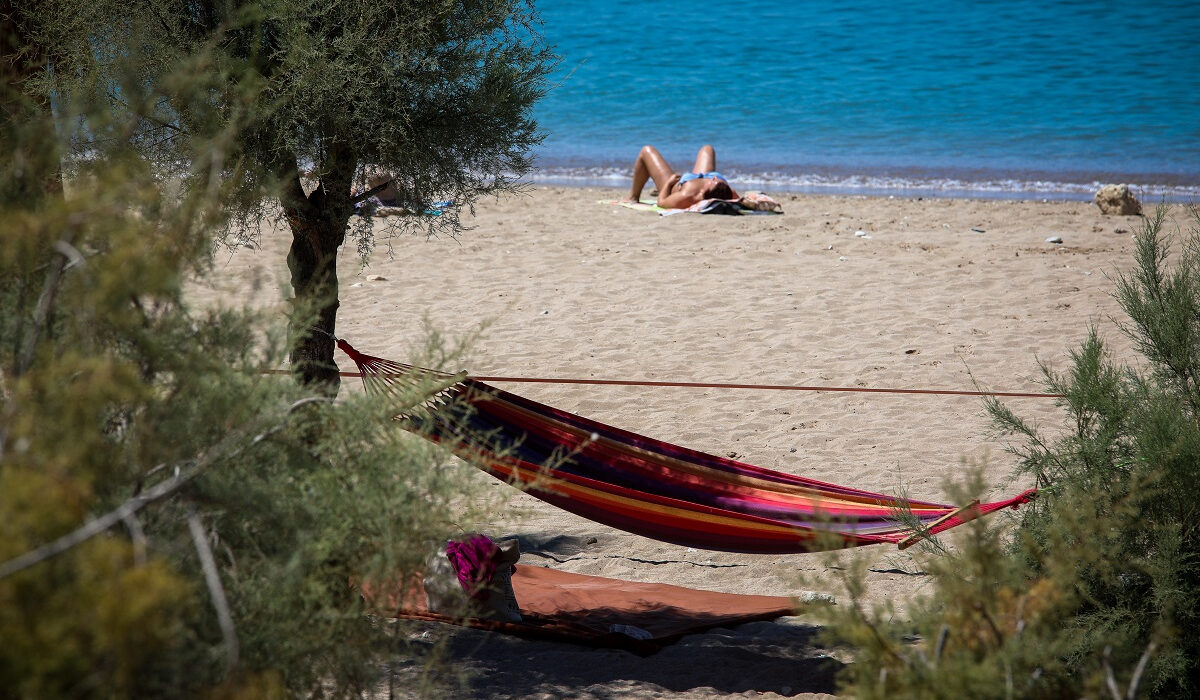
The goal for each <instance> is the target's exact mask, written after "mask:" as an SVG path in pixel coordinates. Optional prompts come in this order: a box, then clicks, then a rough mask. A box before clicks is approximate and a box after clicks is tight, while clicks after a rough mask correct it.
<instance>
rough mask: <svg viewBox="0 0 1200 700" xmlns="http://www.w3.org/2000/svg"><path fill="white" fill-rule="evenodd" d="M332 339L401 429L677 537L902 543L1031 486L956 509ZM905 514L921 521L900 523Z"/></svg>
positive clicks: (732, 545)
mask: <svg viewBox="0 0 1200 700" xmlns="http://www.w3.org/2000/svg"><path fill="white" fill-rule="evenodd" d="M338 347H339V348H341V349H342V351H343V352H345V353H346V354H347V355H348V356H349V357H350V358H351V359H352V360H353V361H354V363H355V364H356V365H357V366H358V367H359V370H360V372H359V373H358V375H359V376H361V377H362V380H363V384H364V386H365V387H366V389H367V391H369V392H371V393H375V394H378V395H382V396H387V397H390V398H392V399H395V400H397V401H399V402H401V405H402V406H403V408H402V409H401V410H402V413H401V414H400V415H399V416H397V419H398V420H399V421H400V422H401V424H402V425H403V426H404V427H405V428H407V429H409V430H411V431H412V432H414V433H416V434H418V435H420V436H421V437H424V438H426V439H428V440H431V441H433V442H436V443H440V444H442V445H444V446H446V447H447V448H449V449H450V450H451V451H452V452H453V453H454V454H456V455H457V456H459V457H461V458H463V459H464V460H465V461H467V462H468V463H470V464H473V465H474V466H476V467H478V468H480V469H482V470H483V471H484V472H486V473H488V474H490V475H492V476H494V477H496V478H498V479H500V480H502V481H505V482H507V483H509V484H511V485H513V486H516V487H518V488H520V489H522V490H524V491H525V492H527V493H529V494H530V495H532V496H535V497H537V498H539V499H541V500H543V501H546V502H547V503H550V504H552V505H555V506H558V507H560V508H562V509H564V510H567V511H569V512H572V513H575V514H576V515H579V516H582V517H584V518H587V519H589V520H593V521H595V522H599V523H602V524H605V525H609V526H612V527H616V528H618V529H622V530H625V531H627V532H632V533H634V534H638V535H643V536H646V537H650V538H653V539H658V540H661V541H665V542H670V543H674V544H681V545H685V546H689V547H697V548H701V549H713V550H719V551H728V552H746V553H758V554H771V553H795V552H811V551H818V550H825V549H837V548H843V547H852V546H859V545H867V544H882V543H890V544H897V545H900V546H901V547H902V548H903V547H905V546H908V545H910V544H912V543H913V542H915V541H916V540H917V539H919V538H920V537H923V536H924V535H926V534H929V535H932V534H937V533H938V532H942V531H944V530H947V529H950V528H952V527H956V526H958V525H961V524H963V523H965V522H968V521H970V520H972V519H974V518H977V517H979V516H981V515H986V514H988V513H992V512H994V511H997V510H1000V509H1003V508H1009V507H1012V508H1015V507H1017V506H1019V505H1021V504H1023V503H1027V502H1029V501H1030V500H1032V499H1033V498H1034V495H1035V491H1034V490H1033V489H1030V490H1028V491H1025V492H1023V493H1021V494H1018V495H1017V496H1014V497H1012V498H1008V499H1006V500H1002V501H996V502H994V503H982V504H980V503H978V502H973V503H971V504H968V505H967V506H963V507H961V508H960V507H957V506H954V505H947V504H941V503H934V502H929V501H919V500H913V499H901V498H897V497H895V496H891V495H887V494H881V493H872V492H869V491H864V490H861V489H855V488H851V487H847V486H839V485H837V484H831V483H826V482H822V481H817V480H815V479H808V478H805V477H801V476H795V475H793V474H789V473H786V472H779V471H774V470H770V469H765V468H762V467H757V466H754V465H751V464H746V463H744V462H738V461H735V460H732V459H727V458H724V457H718V456H715V455H711V454H706V453H703V452H699V451H696V450H691V449H689V448H686V447H681V446H678V445H673V444H670V443H666V442H662V441H659V440H655V439H653V438H649V437H646V436H644V435H638V434H636V433H632V432H629V431H626V430H622V429H620V428H616V427H613V426H610V425H605V424H603V423H600V422H598V421H594V420H590V419H588V418H585V417H582V416H578V415H576V414H573V413H569V412H567V411H563V410H561V409H557V408H554V407H552V406H547V405H545V404H540V403H538V402H536V401H531V400H529V399H526V398H524V397H521V396H518V395H516V394H511V393H509V392H506V391H503V390H501V389H498V388H496V387H494V386H491V385H489V384H486V383H485V382H483V381H482V380H481V379H480V378H478V377H470V376H468V375H467V374H466V373H465V372H464V373H459V374H448V373H445V372H438V371H434V370H428V369H424V368H420V367H414V366H412V365H407V364H404V363H399V362H394V361H391V360H385V359H383V358H379V357H374V356H371V355H367V354H365V353H361V352H359V351H357V350H355V349H354V348H353V347H352V346H351V345H350V344H349V343H347V342H346V341H345V340H338ZM493 381H495V380H493ZM901 514H904V515H903V516H902V515H901ZM912 518H915V519H916V521H917V522H919V526H918V527H910V526H909V525H906V524H904V522H903V521H904V520H905V519H912Z"/></svg>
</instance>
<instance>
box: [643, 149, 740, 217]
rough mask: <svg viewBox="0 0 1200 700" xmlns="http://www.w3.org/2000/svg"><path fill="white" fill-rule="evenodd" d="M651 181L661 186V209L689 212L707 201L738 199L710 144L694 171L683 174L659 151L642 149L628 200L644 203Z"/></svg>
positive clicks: (702, 151)
mask: <svg viewBox="0 0 1200 700" xmlns="http://www.w3.org/2000/svg"><path fill="white" fill-rule="evenodd" d="M650 178H654V184H655V185H657V186H658V206H660V207H662V208H664V209H686V208H687V207H690V206H692V205H693V204H696V203H697V202H702V201H704V200H706V199H738V194H737V192H734V190H733V188H732V187H730V186H729V182H728V181H726V180H725V176H724V175H722V174H721V173H719V172H717V152H716V151H714V150H713V147H712V146H709V145H707V144H705V145H704V146H701V147H700V150H699V152H697V153H696V163H695V165H693V166H692V171H691V172H689V173H683V174H682V175H681V174H679V173H677V172H675V171H674V170H673V169H672V168H671V166H669V165H667V161H666V159H665V158H663V157H662V154H661V153H659V152H658V149H657V148H655V147H654V146H642V150H641V152H639V153H638V157H637V160H636V161H634V164H633V189H631V190H630V192H629V197H627V198H626V200H625V201H629V202H637V201H640V200H641V197H642V188H643V187H645V186H646V181H647V180H649V179H650Z"/></svg>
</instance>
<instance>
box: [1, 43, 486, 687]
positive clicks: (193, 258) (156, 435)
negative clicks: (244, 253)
mask: <svg viewBox="0 0 1200 700" xmlns="http://www.w3.org/2000/svg"><path fill="white" fill-rule="evenodd" d="M176 60H177V62H176V63H175V66H176V68H175V71H174V72H172V73H171V74H170V79H169V80H165V81H164V82H163V83H162V84H163V85H174V86H187V85H192V86H193V87H194V86H195V85H197V84H199V85H204V84H207V83H206V81H208V80H209V79H210V78H211V77H212V76H211V74H207V73H204V72H203V71H200V70H197V64H204V63H205V62H206V61H210V60H212V54H211V53H205V52H204V51H203V50H201V51H200V52H199V53H197V54H196V55H194V56H185V57H180V58H178V59H176ZM188 75H196V76H198V77H196V82H195V83H190V82H189V81H188V79H187V76H188ZM133 83H136V81H133ZM131 84H132V83H131ZM243 87H244V86H243ZM158 89H159V86H149V87H146V88H145V90H144V91H141V92H138V91H135V90H134V89H133V88H132V87H131V88H130V89H129V90H125V91H123V92H122V94H123V95H125V96H127V97H129V96H132V95H138V98H137V100H136V101H133V102H136V105H137V106H136V107H131V108H130V110H131V113H129V114H126V115H125V116H124V117H123V118H120V116H121V115H113V114H112V113H111V112H102V111H101V112H94V111H89V107H88V105H87V104H86V103H85V104H84V105H83V106H81V107H79V108H78V110H79V111H78V112H77V114H83V115H85V116H87V117H88V118H87V119H84V120H71V119H66V120H64V121H61V122H60V123H58V124H57V125H56V124H53V123H41V124H38V123H33V122H29V121H25V122H19V121H17V120H16V119H9V120H6V122H5V124H4V128H5V132H4V133H5V134H11V135H15V136H13V139H14V141H19V140H20V138H19V137H20V135H22V134H30V133H34V132H38V131H39V130H40V132H41V133H40V134H38V137H37V139H34V140H32V141H23V142H21V144H20V145H21V146H22V147H23V148H30V149H32V150H34V151H36V150H37V149H39V148H46V147H55V148H58V147H59V143H58V141H57V140H56V139H72V138H76V139H82V138H85V137H86V138H87V139H89V140H90V141H91V142H92V143H93V145H94V146H95V148H96V150H95V151H94V152H93V153H91V154H90V155H89V157H88V158H87V159H84V160H80V161H77V162H76V163H75V167H74V169H73V171H72V172H73V176H72V178H71V179H70V181H69V183H68V184H69V187H68V188H67V190H68V196H66V197H64V196H61V195H54V194H52V195H51V196H47V197H46V198H44V199H39V200H37V201H32V200H30V199H29V198H26V197H23V196H18V195H17V194H14V193H17V192H21V191H25V190H22V189H20V188H12V187H9V186H8V184H9V183H8V179H11V178H14V177H24V175H23V174H22V173H18V172H15V171H14V170H13V169H4V170H2V171H0V179H4V181H2V182H0V193H7V194H6V195H5V199H3V200H2V201H0V222H3V223H2V226H3V240H4V243H5V245H4V246H0V401H2V405H0V640H3V642H2V643H0V697H14V698H17V697H19V698H54V697H66V696H71V697H78V696H84V697H96V696H99V697H126V696H151V697H168V696H169V697H180V696H183V697H186V696H194V695H205V694H212V695H213V696H214V697H280V696H282V695H284V694H294V695H306V696H310V695H311V696H316V697H322V696H333V697H343V696H346V697H348V696H352V695H356V694H358V693H360V692H361V691H363V690H365V689H368V688H370V687H371V686H372V684H373V683H375V682H376V678H377V676H378V674H379V670H378V664H379V662H380V660H381V659H382V658H384V656H385V655H388V656H395V655H396V654H401V653H404V637H403V635H396V634H395V633H394V632H392V631H390V630H388V629H387V628H386V627H385V626H382V625H380V624H379V623H378V622H377V621H376V619H375V618H374V617H373V616H372V615H370V614H368V613H369V611H368V610H367V608H366V606H365V603H364V601H363V599H362V596H361V595H360V593H359V586H360V584H362V583H364V582H380V585H382V584H384V583H386V582H388V581H390V580H392V579H394V578H396V577H399V578H401V579H403V578H404V577H406V576H407V575H408V574H410V573H411V572H413V571H416V570H417V569H418V568H419V567H420V565H421V564H422V563H423V559H424V557H425V556H426V554H427V553H428V552H430V551H432V550H433V548H434V546H435V543H436V542H437V541H438V540H440V539H441V538H443V537H444V535H445V534H446V533H448V532H450V531H452V530H453V529H454V528H453V525H452V523H451V521H450V517H451V515H450V514H451V512H454V513H456V514H458V515H459V516H461V515H462V514H463V507H462V506H463V503H462V501H463V498H464V492H465V488H464V482H463V477H464V476H465V470H462V469H448V468H447V466H448V463H447V457H446V456H445V455H444V454H443V453H441V452H438V451H436V450H435V449H434V448H432V447H430V446H427V445H425V443H423V442H420V441H418V440H417V439H416V438H413V437H411V436H407V435H405V434H403V433H402V432H400V431H398V430H396V429H395V428H394V427H393V426H392V425H391V424H390V423H391V420H390V419H391V416H392V415H393V414H394V413H395V408H394V406H389V405H385V404H383V403H381V402H378V401H372V400H368V399H367V398H366V397H364V396H362V395H355V396H351V397H348V398H347V399H346V400H344V401H341V402H338V403H336V404H335V403H333V402H332V401H330V400H329V399H328V398H327V397H324V396H316V395H313V394H312V393H311V392H306V391H305V390H303V389H302V388H300V387H298V386H297V385H296V384H295V383H294V382H292V381H291V380H290V379H289V378H287V377H280V376H277V375H266V374H264V373H263V370H264V369H267V368H273V367H277V366H279V364H281V363H282V361H283V357H284V353H285V352H286V348H285V347H284V346H283V343H282V342H281V338H282V337H283V336H284V335H285V334H284V332H283V329H281V328H279V327H278V325H279V323H278V321H277V320H274V319H271V318H262V317H258V316H256V315H254V314H253V313H250V312H246V311H243V310H239V309H236V308H228V309H194V308H190V307H189V305H188V304H187V303H186V298H185V295H184V288H185V284H186V280H187V279H188V278H189V277H190V276H194V275H196V274H200V273H203V272H204V271H205V270H207V269H208V266H209V264H210V255H211V251H212V250H213V236H214V234H215V232H217V231H219V229H220V227H221V226H222V225H223V223H224V217H225V215H226V214H227V211H226V209H225V208H224V207H223V206H222V205H223V203H224V202H225V197H226V195H227V194H228V193H229V191H230V189H236V187H233V186H231V185H230V184H229V182H228V181H227V180H225V179H223V178H215V179H211V180H209V181H208V182H209V184H210V185H211V186H206V187H203V188H200V187H190V188H185V189H183V190H182V192H181V191H180V190H179V188H178V187H177V186H174V185H173V184H172V183H171V182H170V181H167V180H162V179H159V178H158V177H156V176H155V171H154V169H153V168H152V167H151V166H150V164H148V163H147V162H146V161H145V160H144V159H142V158H141V157H139V155H138V149H136V148H132V147H130V143H131V141H132V140H134V139H136V138H137V133H138V129H137V128H136V123H140V122H141V121H142V120H144V119H147V118H149V116H152V111H147V110H152V109H153V108H154V106H155V105H157V104H159V103H160V101H161V100H163V99H166V98H165V97H164V96H163V95H162V94H161V93H156V92H155V90H158ZM180 89H182V88H180ZM255 89H257V88H255ZM196 94H198V95H207V94H208V93H207V91H206V90H204V89H197V91H196ZM245 99H249V98H245ZM72 104H73V103H72ZM69 107H70V105H68V104H66V103H64V104H63V105H62V109H63V113H64V114H66V113H67V112H66V110H67V109H68V108H69ZM200 108H201V107H197V109H200ZM79 124H86V130H85V131H84V132H80V131H79V130H77V127H78V125H79ZM56 126H57V128H58V129H60V130H61V131H60V132H59V134H58V135H57V136H53V134H54V132H55V128H56ZM219 126H220V128H219V129H213V130H210V131H209V132H207V134H208V138H205V139H194V140H191V141H189V142H188V148H187V149H184V148H182V146H181V147H180V150H179V155H180V156H181V158H182V159H183V162H184V163H186V164H187V165H188V166H189V167H191V168H195V169H197V170H199V171H200V172H201V173H211V172H212V171H213V169H214V168H217V169H219V168H220V167H224V166H222V165H221V164H222V163H225V164H228V163H229V162H231V160H233V159H236V157H237V156H236V154H237V153H238V151H237V148H236V145H235V144H234V140H233V139H231V138H230V137H229V134H230V133H231V131H235V130H237V129H239V128H240V124H239V123H238V122H237V121H236V120H234V121H224V122H220V123H219ZM46 132H49V133H50V134H51V135H50V136H47V134H46ZM30 144H33V145H32V146H31V145H30ZM39 144H41V145H39ZM46 144H49V146H47V145H46ZM191 149H194V150H191ZM42 155H43V156H44V155H45V154H42ZM51 160H52V158H51ZM195 181H199V179H198V178H197V179H196V180H195ZM452 504H453V505H454V508H453V509H452V508H451V505H452ZM76 535H77V536H78V537H77V538H76V539H74V540H67V539H63V538H68V537H73V536H76ZM210 570H211V572H212V573H213V576H211V577H210V576H208V573H209V571H210Z"/></svg>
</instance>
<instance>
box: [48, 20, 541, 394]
mask: <svg viewBox="0 0 1200 700" xmlns="http://www.w3.org/2000/svg"><path fill="white" fill-rule="evenodd" d="M49 4H50V5H51V6H52V7H51V8H48V9H47V15H48V16H49V17H51V19H50V20H49V21H48V23H49V24H50V25H52V26H51V27H50V29H48V30H47V31H48V33H49V34H50V35H52V36H55V42H54V44H55V45H63V46H65V47H66V48H65V49H64V51H65V52H66V53H68V54H69V55H68V56H67V57H66V58H64V59H63V60H62V62H61V64H62V65H61V67H60V69H59V70H56V71H54V72H53V75H52V78H53V79H52V80H50V81H48V83H49V86H48V90H58V91H62V92H64V93H69V92H71V90H72V89H78V88H80V87H81V86H90V87H93V88H94V87H95V86H99V88H100V91H101V94H99V95H97V98H98V99H100V100H102V101H103V100H107V101H108V102H109V103H110V106H111V107H112V108H113V109H116V110H121V109H127V108H128V107H129V105H127V104H125V103H124V102H123V100H124V96H123V95H122V94H121V93H120V92H118V91H114V90H112V89H111V88H109V87H107V86H109V85H112V84H117V83H119V82H120V81H121V80H128V78H129V76H127V75H125V76H117V75H111V76H107V77H106V76H105V72H106V71H109V70H110V68H111V66H114V65H120V66H121V70H124V71H129V70H135V71H139V72H140V73H141V74H140V75H138V76H136V78H137V79H138V80H141V81H142V82H144V83H149V84H155V83H158V82H159V81H163V80H165V79H166V76H165V75H164V74H163V73H162V72H161V71H162V69H163V67H165V66H170V65H175V64H177V63H178V59H179V57H181V56H186V55H194V54H196V53H198V52H201V51H204V52H207V53H209V54H210V55H212V56H213V59H212V62H211V63H210V64H208V65H207V66H206V67H205V68H206V69H207V70H209V71H211V72H212V74H213V75H214V76H221V77H224V78H226V79H228V81H229V82H230V83H236V84H237V85H238V87H239V88H245V87H246V85H247V84H252V85H253V87H254V89H253V91H252V92H248V91H247V90H245V89H233V88H232V87H231V88H230V89H220V88H217V89H213V88H212V87H211V86H212V84H213V81H207V82H206V83H204V84H206V85H209V86H210V87H209V94H207V95H206V96H205V99H204V100H197V99H195V95H186V96H185V95H182V94H181V95H180V96H179V97H180V99H166V100H164V101H163V102H162V103H161V104H157V105H153V114H156V115H157V117H155V116H151V117H150V118H145V119H141V120H140V121H139V124H140V128H141V133H140V134H139V135H137V138H133V139H131V143H134V144H137V146H138V148H139V149H140V150H141V151H142V152H143V154H144V155H148V156H149V157H150V159H151V160H152V161H153V162H155V163H156V164H157V165H158V166H159V167H161V168H164V169H169V168H171V167H173V166H176V165H177V164H178V163H179V161H180V159H179V156H178V154H179V152H180V147H181V145H183V144H185V143H186V142H187V141H188V140H189V139H193V138H195V137H196V136H197V135H198V131H203V130H204V129H206V128H207V129H211V128H212V124H213V122H214V117H216V118H217V121H220V120H221V119H225V120H233V119H237V120H240V122H241V123H242V124H244V126H242V127H241V128H239V129H238V130H236V133H235V135H234V136H233V137H232V138H233V141H234V142H233V143H230V144H227V146H228V153H229V158H228V159H227V160H226V161H225V162H223V163H219V164H216V165H215V167H216V169H217V170H219V171H220V172H219V173H218V174H219V175H220V176H221V177H223V178H232V179H233V180H234V185H235V186H236V194H235V195H234V196H231V197H229V198H228V199H227V200H226V205H227V206H229V207H230V208H231V210H232V213H233V214H234V216H233V218H232V219H231V221H232V222H233V224H232V225H231V228H230V230H229V233H230V234H232V240H234V241H240V242H246V241H247V240H249V239H251V238H253V237H254V236H255V235H256V234H257V230H258V227H257V226H256V225H255V224H258V223H260V222H261V221H262V219H263V217H264V215H266V214H267V213H269V212H270V211H272V209H270V208H269V207H273V204H274V201H273V200H274V199H277V201H278V203H279V205H280V207H281V211H282V215H283V217H284V218H285V219H286V221H287V223H288V225H289V227H290V229H291V233H292V244H291V249H290V251H289V254H288V267H289V269H290V271H291V282H292V287H293V290H294V293H295V311H294V315H293V318H292V322H291V329H292V334H293V341H292V342H293V345H292V348H293V349H292V363H293V367H294V370H295V372H296V374H297V376H298V377H299V378H300V380H301V381H302V382H304V383H306V384H324V385H327V386H328V387H330V388H331V390H332V391H334V392H336V390H337V383H338V375H337V371H336V366H335V365H334V362H333V350H334V343H333V337H334V333H335V327H336V317H337V310H338V277H337V257H338V251H339V249H340V248H341V247H342V246H343V244H344V243H345V242H346V238H347V235H348V234H349V235H350V236H352V237H356V238H357V249H358V250H359V252H360V254H362V255H363V256H364V260H365V256H366V255H367V254H368V253H369V252H370V251H371V249H372V248H373V239H372V236H373V233H372V229H371V226H370V223H369V222H367V221H362V225H359V226H356V227H351V226H350V221H351V217H352V216H353V215H354V213H355V205H356V204H357V203H358V202H359V201H361V200H362V199H364V198H365V196H367V195H369V194H370V190H367V191H366V192H364V191H363V190H365V189H366V181H367V179H368V173H381V172H382V173H386V174H387V176H388V177H390V178H392V179H391V185H392V187H393V188H394V191H395V192H396V193H397V194H398V197H399V199H400V200H401V203H402V204H403V206H404V207H405V208H407V209H408V210H410V211H412V212H413V213H414V215H413V216H411V217H408V218H407V219H406V220H405V221H403V222H401V223H400V224H398V225H396V226H393V227H389V228H388V232H389V235H391V234H395V233H399V232H403V231H404V230H405V229H409V230H422V229H423V230H425V231H426V232H428V233H429V234H434V233H438V232H441V233H447V234H449V235H454V234H455V233H457V232H459V231H461V229H462V224H461V221H460V218H459V212H460V211H462V210H463V209H464V208H465V209H467V210H470V209H471V208H472V206H473V203H474V202H475V201H476V200H477V199H478V198H479V197H481V196H485V195H491V194H498V193H502V192H506V191H514V190H516V189H518V188H519V183H518V178H519V177H520V176H521V175H523V174H524V173H526V172H528V170H529V169H530V164H531V163H530V157H529V149H530V148H531V147H532V146H533V145H535V144H536V143H537V142H538V141H539V140H540V136H539V134H538V131H537V128H536V125H535V123H534V122H533V121H532V119H531V117H530V111H531V108H532V106H533V104H534V103H535V101H536V100H537V99H538V98H539V97H540V96H541V95H542V94H543V93H544V91H545V87H546V76H547V74H548V72H549V71H550V70H551V68H552V67H553V65H552V57H551V54H550V52H549V50H548V49H547V48H546V47H545V46H544V44H543V42H542V39H541V37H540V34H539V33H538V23H537V17H536V15H535V12H534V8H533V7H532V5H531V4H530V3H529V2H527V0H455V1H446V0H442V1H438V0H433V1H429V0H421V1H414V0H384V1H382V2H381V1H379V0H320V1H319V2H318V1H314V0H242V1H241V2H236V1H235V2H218V1H217V0H198V1H196V2H187V3H179V2H174V1H173V0H138V1H137V2H127V1H126V0H121V1H120V2H116V1H111V0H86V1H84V0H52V2H51V3H49ZM81 27H82V29H80V28H81ZM56 31H57V34H56ZM130 56H134V57H136V58H137V59H138V60H136V61H132V62H131V61H129V60H128V59H129V57H130ZM114 57H119V58H120V59H122V60H120V61H115V60H114V61H109V59H110V58H114ZM131 66H132V67H131ZM98 75H99V76H100V79H97V76H98ZM81 76H83V77H84V78H85V79H80V77H81ZM195 84H196V83H195V82H194V81H193V82H189V83H188V85H189V86H194V85H195ZM188 89H194V88H193V87H189V88H188ZM163 91H164V92H165V93H167V94H170V93H171V91H172V86H170V85H167V86H165V89H164V90H163ZM246 94H253V95H254V96H255V97H254V98H253V99H251V100H245V99H244V97H243V96H245V95H246ZM184 97H186V98H187V99H183V98H184ZM197 104H200V105H203V107H202V109H201V111H202V112H203V113H202V114H197V113H195V109H196V105H197ZM185 105H186V107H185ZM213 175H214V173H212V172H210V173H206V174H202V175H201V176H200V177H199V178H197V177H193V178H192V179H191V181H190V182H189V183H188V184H189V185H190V186H193V187H194V186H211V179H212V176H213ZM442 201H448V202H450V205H449V206H448V207H444V206H443V207H440V208H437V209H436V210H435V209H434V207H432V203H434V202H442ZM434 211H436V213H437V216H434V215H433V213H434Z"/></svg>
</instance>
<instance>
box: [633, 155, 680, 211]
mask: <svg viewBox="0 0 1200 700" xmlns="http://www.w3.org/2000/svg"><path fill="white" fill-rule="evenodd" d="M674 174H675V171H674V170H671V166H669V165H667V161H666V159H665V158H663V157H662V154H661V153H659V152H658V149H657V148H655V147H654V146H642V150H641V151H640V152H639V153H638V157H637V160H636V161H634V163H633V188H632V189H630V190H629V201H631V202H636V201H638V200H639V199H641V196H642V188H643V187H645V186H646V181H647V180H649V179H650V178H654V184H655V185H657V186H658V188H659V189H662V188H664V187H666V185H667V180H670V179H671V176H672V175H674Z"/></svg>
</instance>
